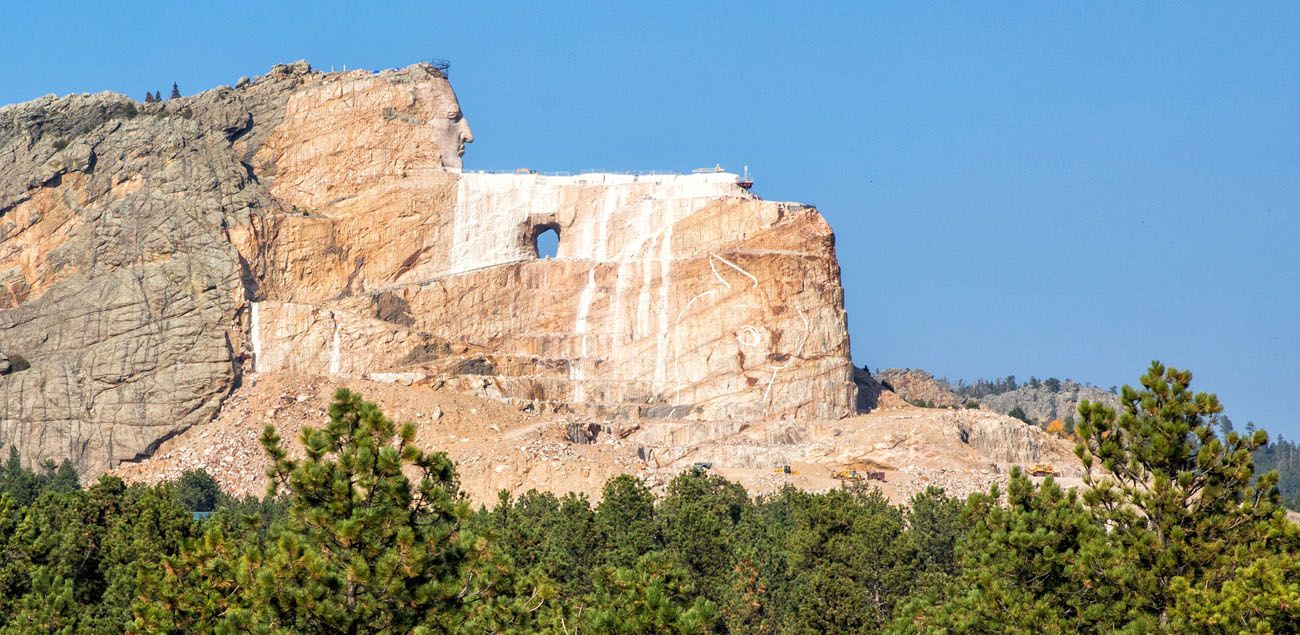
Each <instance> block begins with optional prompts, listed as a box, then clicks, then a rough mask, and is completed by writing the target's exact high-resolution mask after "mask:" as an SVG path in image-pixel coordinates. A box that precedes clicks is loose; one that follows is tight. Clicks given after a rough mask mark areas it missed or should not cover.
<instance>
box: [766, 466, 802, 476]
mask: <svg viewBox="0 0 1300 635" xmlns="http://www.w3.org/2000/svg"><path fill="white" fill-rule="evenodd" d="M772 472H773V473H774V474H788V475H790V476H798V475H799V471H798V470H791V469H790V466H789V465H782V466H781V467H774V468H772Z"/></svg>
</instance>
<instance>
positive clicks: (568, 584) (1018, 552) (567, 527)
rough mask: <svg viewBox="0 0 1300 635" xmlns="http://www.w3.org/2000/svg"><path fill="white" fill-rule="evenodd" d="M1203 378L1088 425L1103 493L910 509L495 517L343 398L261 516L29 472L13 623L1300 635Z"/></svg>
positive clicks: (789, 500) (7, 553)
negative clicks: (1200, 384)
mask: <svg viewBox="0 0 1300 635" xmlns="http://www.w3.org/2000/svg"><path fill="white" fill-rule="evenodd" d="M1190 380H1191V375H1190V373H1186V372H1184V371H1179V370H1175V369H1168V368H1165V367H1163V366H1161V365H1159V364H1153V366H1152V368H1151V369H1150V371H1149V372H1148V373H1147V374H1146V375H1144V376H1143V377H1142V381H1141V384H1142V385H1141V387H1140V388H1137V389H1134V388H1129V387H1125V388H1124V389H1123V391H1122V394H1121V403H1122V407H1121V408H1120V410H1119V411H1114V410H1111V409H1110V408H1108V407H1106V406H1104V405H1102V404H1093V403H1085V404H1083V405H1082V406H1081V407H1080V412H1079V417H1078V428H1077V432H1078V436H1079V439H1080V441H1079V447H1078V452H1079V454H1080V456H1081V458H1082V459H1083V460H1084V462H1085V465H1086V466H1087V467H1088V468H1089V472H1088V475H1087V476H1086V477H1085V482H1086V485H1087V487H1086V488H1084V489H1081V490H1078V491H1076V490H1069V491H1065V490H1062V489H1061V488H1060V487H1059V486H1058V485H1057V484H1056V483H1054V482H1053V480H1052V479H1051V478H1048V479H1045V480H1044V481H1043V482H1041V483H1034V482H1033V481H1031V480H1030V479H1029V478H1027V477H1026V476H1025V475H1024V474H1022V473H1020V472H1019V471H1014V472H1013V473H1012V475H1011V478H1010V482H1009V484H1008V486H1007V488H1006V491H1005V492H1003V491H1001V490H1000V489H999V488H994V489H993V490H991V491H990V492H988V493H986V494H978V495H973V496H971V497H970V498H969V499H967V500H966V501H958V500H956V499H953V498H951V497H948V496H946V495H944V494H943V493H942V492H941V491H939V490H935V489H931V490H929V491H926V492H924V493H922V494H920V495H918V496H916V497H915V498H914V499H913V500H912V501H910V504H909V505H907V506H897V505H892V504H890V503H889V502H888V501H886V500H885V499H884V498H883V497H882V496H881V495H880V494H879V492H878V491H876V490H873V489H869V488H865V487H851V488H846V489H841V490H835V491H831V492H826V493H808V492H801V491H798V490H795V489H793V488H786V489H784V490H781V491H779V492H777V493H776V494H773V495H771V496H765V497H759V498H752V497H750V496H748V495H747V494H746V492H745V491H744V490H743V489H741V488H740V487H739V486H738V485H736V484H734V483H730V482H728V481H726V480H724V479H722V478H719V477H717V476H714V475H710V474H708V473H707V472H703V471H690V472H686V473H683V474H681V475H679V476H678V477H677V478H675V479H674V480H673V481H672V482H671V483H670V484H669V485H668V488H667V491H666V492H665V493H664V494H663V495H662V496H661V497H658V498H656V497H655V496H654V495H653V494H652V493H651V492H650V491H649V490H648V489H647V488H646V487H645V486H644V485H642V484H641V483H640V482H639V481H638V480H636V479H634V478H632V477H628V476H622V477H618V478H615V479H613V480H611V481H609V482H608V483H607V484H606V485H605V488H604V492H603V496H602V499H601V501H600V503H599V504H596V505H592V504H591V503H590V502H589V501H588V500H587V499H586V498H585V497H583V496H579V495H566V496H562V497H557V496H554V495H551V494H541V493H536V492H529V493H527V494H524V495H522V496H520V497H518V498H512V497H509V496H505V495H502V498H501V500H500V501H499V504H497V505H496V506H495V507H494V508H493V509H492V510H484V509H480V510H478V511H473V510H471V508H470V506H469V505H468V503H467V501H466V500H465V499H464V497H463V496H462V495H461V494H460V488H459V481H458V477H457V475H456V470H455V467H454V465H452V463H451V462H450V461H449V460H448V459H447V457H446V456H445V455H444V454H442V453H429V452H425V451H423V450H421V449H419V448H417V447H415V446H414V445H413V444H412V440H413V439H414V429H413V428H412V427H411V426H410V425H409V424H407V425H403V426H397V425H396V424H394V423H393V422H392V421H390V420H388V419H387V418H385V417H384V416H383V414H382V413H380V412H379V410H378V409H377V408H376V407H375V406H374V405H372V404H369V403H366V402H363V401H362V400H361V398H360V397H359V396H358V395H356V394H353V393H350V392H348V391H346V390H341V391H340V392H339V393H338V394H337V395H336V398H335V401H334V403H333V405H332V406H331V408H330V419H329V422H328V424H327V425H326V427H325V428H323V429H318V430H317V429H305V430H304V431H303V433H302V435H301V438H300V439H299V441H300V442H301V443H302V445H303V447H304V448H305V456H304V457H303V458H302V459H291V458H290V455H289V454H288V453H287V452H286V450H285V447H284V444H283V443H282V440H281V439H280V438H279V437H278V436H277V435H276V433H275V431H274V430H273V429H270V428H268V429H267V430H266V431H265V433H264V434H263V438H262V442H263V445H264V447H265V448H266V451H267V452H268V455H269V456H270V458H271V463H272V465H271V467H270V470H269V473H270V476H271V478H272V482H273V485H272V492H271V493H270V494H269V495H268V497H267V498H265V499H262V500H256V499H246V500H242V501H236V500H232V499H230V498H229V497H225V496H222V495H220V494H219V492H216V491H215V488H214V486H213V485H214V484H213V483H212V482H211V479H210V478H209V477H206V475H203V474H201V473H192V474H187V475H186V476H185V477H183V478H182V479H181V480H179V481H177V482H175V483H164V484H161V485H157V486H152V487H145V486H130V487H128V486H125V485H123V483H122V481H120V480H119V479H116V478H113V477H104V478H101V479H100V480H99V481H98V482H96V483H95V484H93V485H91V486H90V487H88V488H86V489H84V490H83V489H78V488H77V486H76V482H75V479H74V480H73V481H71V482H69V481H68V480H67V479H66V478H61V477H60V473H61V471H60V470H59V469H58V468H53V469H51V467H52V466H49V465H48V464H47V465H46V466H44V467H42V468H41V470H40V471H39V472H30V471H27V470H24V469H23V468H21V466H18V465H17V461H16V458H15V459H11V461H10V463H9V464H6V466H5V467H4V474H3V477H4V478H3V480H0V632H2V633H30V632H41V633H46V632H55V633H79V632H87V633H102V632H109V633H111V632H129V633H153V632H166V633H204V632H223V633H236V632H240V633H242V632H256V633H291V632H311V633H326V632H329V633H335V632H341V633H408V632H416V633H442V632H473V633H495V632H501V633H530V632H560V633H711V632H721V633H873V632H890V633H921V632H925V633H928V632H1026V631H1041V632H1047V633H1064V632H1102V631H1105V632H1112V631H1122V632H1135V633H1136V632H1142V633H1146V632H1178V633H1181V632H1229V631H1230V632H1296V631H1297V629H1298V628H1300V557H1298V556H1300V530H1298V529H1297V527H1296V526H1295V525H1293V524H1291V523H1289V522H1288V521H1286V520H1285V517H1284V514H1283V513H1282V511H1281V509H1280V507H1279V505H1278V502H1279V497H1278V493H1277V483H1278V475H1277V474H1276V473H1268V474H1263V475H1257V474H1256V473H1255V470H1254V469H1253V466H1252V454H1253V453H1256V452H1258V451H1259V450H1260V449H1261V448H1264V447H1265V446H1266V445H1267V444H1266V441H1267V439H1266V435H1264V434H1263V432H1260V431H1256V432H1252V433H1249V434H1245V435H1241V434H1237V433H1235V432H1230V431H1229V432H1225V434H1224V435H1223V436H1222V437H1220V435H1219V434H1217V433H1216V430H1215V426H1214V425H1213V422H1214V421H1215V417H1216V416H1217V415H1218V414H1219V412H1220V410H1221V408H1220V407H1219V404H1218V401H1217V399H1215V398H1214V396H1213V395H1208V394H1204V393H1194V392H1192V391H1191V390H1190V388H1189V386H1188V385H1189V383H1190ZM1277 445H1278V446H1280V445H1281V444H1280V443H1279V444H1277ZM213 503H215V505H214V506H215V508H216V512H215V513H214V514H212V515H211V516H209V517H206V518H205V519H198V518H196V514H194V512H195V511H202V510H196V509H195V507H199V506H208V505H213Z"/></svg>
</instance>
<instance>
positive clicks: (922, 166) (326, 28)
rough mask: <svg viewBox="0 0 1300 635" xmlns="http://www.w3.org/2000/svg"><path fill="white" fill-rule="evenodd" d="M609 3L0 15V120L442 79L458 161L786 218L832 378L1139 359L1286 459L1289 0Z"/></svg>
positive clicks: (1297, 139)
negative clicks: (678, 186) (47, 106)
mask: <svg viewBox="0 0 1300 635" xmlns="http://www.w3.org/2000/svg"><path fill="white" fill-rule="evenodd" d="M380 4H383V5H384V6H383V8H372V6H373V7H379V5H380ZM619 4H622V3H619ZM628 5H629V6H626V7H622V8H618V9H609V8H607V7H609V6H614V3H591V4H568V3H522V2H521V3H508V4H507V3H501V4H498V3H450V2H447V3H433V2H411V3H373V5H372V3H341V2H312V3H305V2H304V3H295V4H292V5H291V4H289V3H282V2H221V3H209V2H174V1H172V2H156V3H155V2H148V3H145V2H113V3H73V2H40V3H23V4H20V3H6V7H5V11H4V16H3V18H2V19H0V70H3V71H4V73H3V77H4V81H3V82H2V83H0V102H3V103H10V102H15V101H22V100H27V99H31V98H33V97H36V96H39V95H42V94H46V93H51V92H53V93H59V94H63V93H68V92H88V91H98V90H104V89H109V90H115V91H120V92H124V93H127V94H129V95H131V96H133V97H136V98H137V99H138V98H141V97H143V95H144V93H145V91H146V90H152V89H157V90H161V91H163V93H164V94H166V93H167V92H168V90H169V89H170V87H171V83H172V81H173V80H174V81H177V82H179V83H180V86H181V90H182V92H185V93H190V92H195V91H198V90H202V89H207V88H211V87H213V86H216V85H219V84H233V83H234V82H235V80H236V79H237V78H238V77H239V76H240V75H250V76H252V75H258V74H261V73H263V72H265V71H266V70H268V69H269V68H270V67H271V65H272V64H274V63H277V62H283V61H290V60H295V59H299V58H305V59H307V60H309V61H311V62H312V64H314V65H315V66H316V67H317V68H326V69H328V68H329V67H330V66H331V65H333V66H335V67H342V66H343V65H347V66H348V67H349V68H356V67H361V68H370V69H378V68H388V67H397V66H405V65H407V64H409V63H411V62H414V61H417V60H419V59H421V58H428V57H442V58H449V59H451V60H452V63H453V66H452V72H451V78H452V81H453V84H454V85H455V87H456V89H457V92H458V93H459V95H460V98H461V102H462V105H463V107H464V110H465V112H466V114H467V116H468V117H469V121H470V124H471V125H472V126H473V129H474V133H475V137H476V142H475V143H474V145H473V146H471V147H470V148H469V150H468V153H467V155H466V157H465V163H466V167H467V168H468V169H478V168H484V169H489V168H491V169H510V168H514V167H519V166H529V167H533V168H537V169H545V170H578V169H584V168H606V169H610V170H625V169H689V168H692V167H697V166H705V165H713V164H714V163H721V164H722V165H724V166H726V167H728V168H731V169H739V168H740V167H741V165H743V164H746V163H747V164H749V165H750V168H751V170H752V171H753V173H754V177H755V180H756V185H755V191H756V192H758V193H759V194H760V195H762V196H764V197H765V198H769V199H778V200H780V199H784V200H799V201H805V202H810V203H814V204H816V205H817V206H818V207H819V209H820V210H821V211H822V213H823V214H824V215H825V216H826V218H827V219H828V220H829V221H830V223H831V225H832V227H833V228H834V229H835V231H836V233H837V236H838V241H837V246H838V249H839V256H840V261H841V264H842V265H843V270H844V286H845V295H846V302H847V305H848V310H849V323H850V329H851V336H852V340H853V354H854V359H855V360H856V362H857V363H858V365H862V364H864V363H865V364H868V365H870V366H871V368H872V369H873V370H874V369H876V368H881V367H889V366H910V367H920V368H925V369H928V370H931V371H933V372H934V373H935V374H937V375H940V376H948V377H951V378H957V377H966V378H975V377H980V376H985V377H991V376H1004V375H1007V374H1015V375H1016V376H1017V377H1019V378H1021V379H1025V378H1028V377H1029V376H1031V375H1037V376H1038V377H1046V376H1059V377H1067V376H1068V377H1074V378H1077V379H1080V380H1083V381H1090V382H1093V383H1095V384H1098V385H1101V386H1110V385H1112V384H1120V383H1125V382H1128V383H1133V382H1135V380H1136V378H1137V376H1138V375H1139V374H1140V373H1141V372H1142V371H1143V370H1144V368H1145V367H1146V365H1147V363H1148V362H1149V361H1150V360H1151V359H1153V358H1159V359H1161V360H1163V361H1165V362H1166V363H1169V364H1173V365H1176V366H1180V367H1186V368H1191V369H1192V370H1193V371H1194V372H1195V373H1196V376H1197V383H1198V385H1199V386H1200V387H1201V388H1203V389H1208V390H1212V391H1214V392H1217V393H1218V394H1219V396H1220V397H1221V398H1222V399H1223V401H1224V402H1225V403H1226V405H1227V407H1228V413H1229V415H1230V416H1232V417H1233V419H1234V420H1235V421H1236V422H1237V424H1238V425H1239V426H1240V425H1242V424H1244V423H1245V422H1246V421H1247V420H1254V421H1255V422H1257V423H1258V424H1260V425H1261V426H1263V427H1266V428H1268V429H1270V430H1275V431H1281V432H1283V433H1285V434H1286V435H1287V436H1289V437H1292V438H1295V437H1300V415H1297V413H1296V406H1297V402H1300V390H1297V385H1298V384H1300V335H1298V334H1297V329H1298V328H1300V244H1298V243H1300V4H1296V3H1294V2H1281V3H1228V2H1224V3H1216V4H1210V3H1199V2H1198V3H1156V2H1142V3H1101V2H1088V3H1078V2H1075V3H1023V4H1022V3H1017V4H995V3H987V2H969V3H944V4H919V3H890V4H884V3H880V4H875V3H870V4H868V3H857V2H854V3H847V2H846V3H843V4H830V3H820V2H795V3H790V2H735V3H701V2H684V3H680V4H677V5H672V4H669V3H662V2H654V3H648V2H647V3H636V4H635V5H634V6H633V5H631V3H628Z"/></svg>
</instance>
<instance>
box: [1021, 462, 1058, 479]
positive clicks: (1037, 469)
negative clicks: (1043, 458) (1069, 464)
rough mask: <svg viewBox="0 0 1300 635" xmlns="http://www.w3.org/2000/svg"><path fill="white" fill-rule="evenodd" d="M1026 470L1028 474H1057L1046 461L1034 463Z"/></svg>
mask: <svg viewBox="0 0 1300 635" xmlns="http://www.w3.org/2000/svg"><path fill="white" fill-rule="evenodd" d="M1028 472H1029V475H1030V476H1058V474H1057V473H1056V469H1055V468H1053V467H1052V466H1051V465H1049V464H1047V463H1035V464H1034V465H1031V466H1030V467H1029V470H1028Z"/></svg>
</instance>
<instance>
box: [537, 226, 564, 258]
mask: <svg viewBox="0 0 1300 635" xmlns="http://www.w3.org/2000/svg"><path fill="white" fill-rule="evenodd" d="M559 253H560V227H559V225H555V224H550V223H548V224H546V225H538V226H536V227H534V228H533V254H534V255H536V256H537V257H538V258H556V257H558V254H559Z"/></svg>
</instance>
